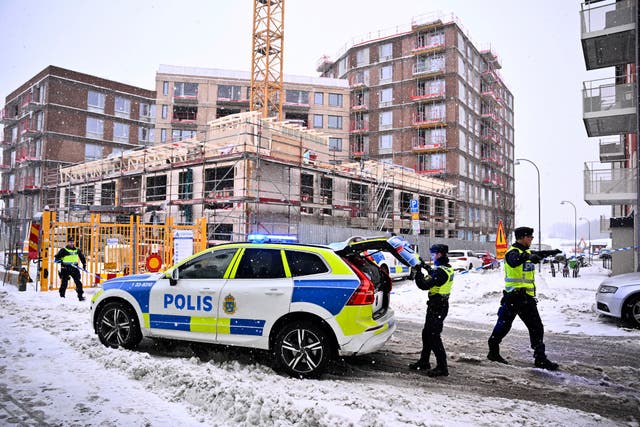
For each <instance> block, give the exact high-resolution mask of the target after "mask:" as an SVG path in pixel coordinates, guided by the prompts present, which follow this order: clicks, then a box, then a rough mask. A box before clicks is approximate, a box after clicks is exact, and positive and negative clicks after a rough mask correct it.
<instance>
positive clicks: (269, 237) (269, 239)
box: [247, 234, 298, 243]
mask: <svg viewBox="0 0 640 427" xmlns="http://www.w3.org/2000/svg"><path fill="white" fill-rule="evenodd" d="M247 240H248V241H249V242H251V243H295V242H297V241H298V237H297V236H296V235H294V234H249V235H248V236H247Z"/></svg>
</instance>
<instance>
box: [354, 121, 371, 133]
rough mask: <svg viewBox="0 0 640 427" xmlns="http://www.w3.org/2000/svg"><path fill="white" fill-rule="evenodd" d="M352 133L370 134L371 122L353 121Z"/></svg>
mask: <svg viewBox="0 0 640 427" xmlns="http://www.w3.org/2000/svg"><path fill="white" fill-rule="evenodd" d="M349 131H350V132H351V133H363V132H369V121H368V120H351V128H350V129H349Z"/></svg>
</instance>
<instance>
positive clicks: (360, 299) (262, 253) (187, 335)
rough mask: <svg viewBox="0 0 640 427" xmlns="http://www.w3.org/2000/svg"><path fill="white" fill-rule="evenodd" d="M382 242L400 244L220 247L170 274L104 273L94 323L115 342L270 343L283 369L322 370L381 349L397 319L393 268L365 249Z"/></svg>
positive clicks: (308, 373)
mask: <svg viewBox="0 0 640 427" xmlns="http://www.w3.org/2000/svg"><path fill="white" fill-rule="evenodd" d="M396 243H397V241H396ZM375 247H378V248H380V249H382V248H385V249H387V250H388V249H389V247H391V245H390V244H389V242H387V241H386V240H378V241H376V242H367V241H366V240H365V241H363V242H357V243H356V242H348V241H347V242H345V243H344V244H342V245H334V246H333V247H328V246H320V245H302V244H291V243H289V244H285V243H228V244H222V245H219V246H215V247H213V248H209V249H207V250H205V251H203V252H200V253H199V254H196V255H194V256H192V257H190V258H188V259H186V260H184V261H182V262H180V263H178V264H176V265H175V266H173V267H171V268H169V269H168V270H167V271H165V272H162V273H154V274H141V275H135V276H126V277H121V278H116V279H112V280H109V281H107V282H105V283H104V284H103V285H102V289H101V290H100V291H99V292H98V293H97V294H96V295H95V296H94V297H93V299H92V303H91V319H92V324H93V328H94V330H95V332H96V333H97V335H98V338H99V339H100V341H101V342H102V343H103V344H104V345H106V346H109V347H124V348H134V347H136V346H137V345H138V343H139V342H140V341H141V340H142V338H143V337H150V338H168V339H174V340H187V341H196V342H207V343H216V344H223V345H233V346H242V347H253V348H259V349H265V350H270V351H271V353H272V355H273V357H274V362H275V366H276V368H280V369H282V370H284V371H285V372H287V373H288V374H289V375H292V376H296V377H314V376H317V375H319V374H320V373H321V372H322V370H323V369H324V368H325V367H326V365H327V362H328V361H329V359H330V358H331V357H334V356H336V355H356V354H363V353H369V352H373V351H376V350H378V349H379V348H381V347H382V346H383V345H384V344H385V342H386V341H387V340H388V339H389V338H390V337H391V335H392V333H393V331H394V330H395V328H396V326H395V320H394V313H393V310H392V309H391V308H390V306H389V295H390V291H391V281H390V279H389V276H388V275H386V274H383V273H381V270H380V268H379V267H377V266H376V265H375V264H373V263H372V262H371V261H370V260H368V259H367V258H366V257H364V256H362V255H361V252H362V251H363V250H365V249H369V250H372V249H374V248H375ZM399 252H403V251H402V250H401V251H399ZM399 252H398V251H396V253H397V254H399ZM407 253H408V252H407V250H404V252H403V254H405V256H406V254H407ZM398 257H399V258H400V259H402V260H404V258H403V256H401V255H398ZM406 257H407V259H412V258H411V256H406ZM405 262H406V261H405ZM411 262H413V261H411Z"/></svg>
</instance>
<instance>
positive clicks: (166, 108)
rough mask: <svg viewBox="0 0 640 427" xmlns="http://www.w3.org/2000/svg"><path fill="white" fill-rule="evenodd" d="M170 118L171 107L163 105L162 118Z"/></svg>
mask: <svg viewBox="0 0 640 427" xmlns="http://www.w3.org/2000/svg"><path fill="white" fill-rule="evenodd" d="M168 116H169V106H168V105H163V106H162V118H163V119H166V118H167V117H168Z"/></svg>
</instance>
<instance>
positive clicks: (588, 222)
mask: <svg viewBox="0 0 640 427" xmlns="http://www.w3.org/2000/svg"><path fill="white" fill-rule="evenodd" d="M579 219H583V220H585V221H587V224H589V264H591V221H589V220H588V219H587V218H585V217H583V216H581V217H580V218H579Z"/></svg>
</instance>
